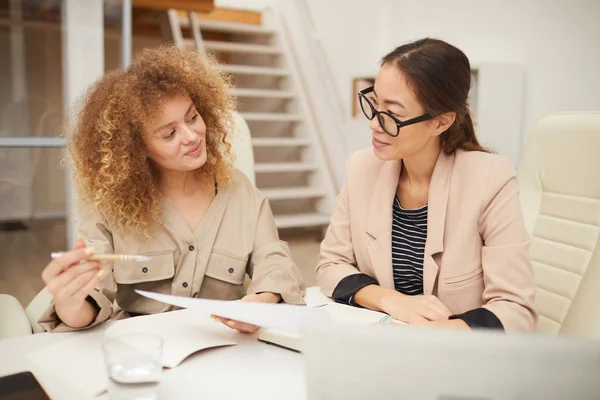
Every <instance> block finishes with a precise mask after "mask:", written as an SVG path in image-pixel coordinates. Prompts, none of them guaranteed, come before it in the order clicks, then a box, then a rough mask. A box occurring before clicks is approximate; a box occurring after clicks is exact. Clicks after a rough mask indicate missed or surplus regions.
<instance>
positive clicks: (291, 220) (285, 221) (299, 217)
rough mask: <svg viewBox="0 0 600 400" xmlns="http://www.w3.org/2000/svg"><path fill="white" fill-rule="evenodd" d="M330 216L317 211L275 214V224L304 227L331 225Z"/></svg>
mask: <svg viewBox="0 0 600 400" xmlns="http://www.w3.org/2000/svg"><path fill="white" fill-rule="evenodd" d="M329 220H330V216H329V215H324V214H316V213H306V214H289V215H279V216H277V215H276V216H275V224H276V225H277V227H278V228H280V229H284V228H303V227H309V226H325V225H329Z"/></svg>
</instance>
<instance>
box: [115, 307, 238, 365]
mask: <svg viewBox="0 0 600 400" xmlns="http://www.w3.org/2000/svg"><path fill="white" fill-rule="evenodd" d="M213 322H214V321H212V320H208V319H207V318H206V316H205V315H198V313H197V312H195V311H194V310H179V311H172V312H167V313H160V314H154V315H145V316H140V317H135V318H128V319H123V320H120V321H117V322H115V323H114V324H113V325H111V326H110V327H109V328H108V329H107V330H106V331H105V332H104V340H107V339H110V338H114V337H118V336H122V335H128V334H134V333H151V334H153V335H156V336H160V337H161V338H162V339H163V357H162V363H163V367H166V368H175V367H176V366H178V365H179V364H180V363H181V362H182V361H183V360H185V359H186V358H187V357H188V356H189V355H191V354H193V353H196V352H199V351H202V350H205V349H210V348H213V347H223V346H232V345H236V344H237V341H236V340H235V337H234V336H235V333H234V332H233V331H232V330H231V329H228V328H225V327H223V326H222V325H221V324H217V323H213Z"/></svg>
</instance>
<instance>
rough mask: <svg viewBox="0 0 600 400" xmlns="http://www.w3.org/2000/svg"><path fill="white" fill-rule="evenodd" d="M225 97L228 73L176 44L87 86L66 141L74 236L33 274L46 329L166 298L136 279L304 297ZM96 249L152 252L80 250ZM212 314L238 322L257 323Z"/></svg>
mask: <svg viewBox="0 0 600 400" xmlns="http://www.w3.org/2000/svg"><path fill="white" fill-rule="evenodd" d="M234 107H235V105H234V102H233V100H232V98H231V97H230V94H229V85H228V81H227V78H226V77H225V76H223V75H221V74H220V73H219V72H218V70H216V69H215V68H214V66H213V65H212V63H211V62H210V61H209V60H206V59H205V58H202V57H201V56H200V55H199V54H197V53H196V52H192V51H187V50H182V49H179V48H177V47H169V46H163V47H158V48H154V49H145V50H143V51H141V52H140V53H139V54H138V55H137V56H136V57H135V58H134V61H133V63H132V64H131V66H130V67H129V68H127V69H126V70H116V71H113V72H111V73H109V74H107V75H106V76H104V77H103V78H102V79H100V80H99V81H98V82H96V83H95V84H94V85H93V86H92V87H91V88H90V90H89V91H88V93H87V95H86V96H85V98H84V101H83V103H82V108H81V111H80V113H79V115H78V119H77V122H76V126H75V129H74V132H73V137H72V140H71V143H70V147H69V150H70V155H71V158H72V161H73V167H74V174H75V181H76V183H77V187H78V194H79V197H80V200H81V205H82V209H83V215H82V221H81V224H80V228H79V235H80V238H79V239H78V242H77V244H76V245H75V248H74V250H73V251H72V252H69V253H65V254H64V255H63V256H62V257H60V258H57V259H55V260H53V261H51V262H50V263H49V264H48V265H47V266H46V268H45V269H44V271H43V273H42V278H43V280H44V282H45V283H46V284H47V287H48V290H49V291H50V293H52V295H53V302H52V304H51V306H50V308H49V309H48V310H47V311H46V312H45V313H44V315H43V316H42V317H41V319H40V324H41V325H42V326H43V327H44V328H46V329H47V330H50V331H67V330H73V329H81V328H88V327H91V326H94V325H97V324H99V323H101V322H103V321H106V320H108V319H111V318H123V317H126V316H135V315H140V314H153V313H158V312H164V311H169V310H172V309H173V307H172V306H169V305H166V304H162V303H159V302H156V301H154V300H150V299H147V298H144V297H142V296H140V295H138V294H136V293H135V290H136V289H142V290H147V291H151V292H158V293H166V294H173V295H178V296H188V297H202V298H213V299H223V300H234V299H242V300H244V301H252V302H269V303H277V302H279V301H285V302H286V303H292V304H298V303H302V295H303V292H302V291H303V283H302V279H301V278H300V275H299V271H298V268H297V266H296V265H295V264H294V262H293V261H292V259H291V258H290V255H289V249H288V248H287V245H286V244H285V243H284V242H281V241H280V240H279V237H278V233H277V229H276V227H275V223H274V219H273V215H272V212H271V209H270V206H269V203H268V201H267V199H266V198H265V197H264V196H263V195H262V194H261V193H260V192H259V191H258V190H257V189H256V187H254V186H253V185H252V184H251V183H250V181H249V180H248V179H247V178H246V176H245V175H244V174H243V173H241V172H240V171H238V170H235V169H234V168H233V166H232V162H233V159H232V156H231V155H230V148H231V146H230V144H229V141H228V138H229V135H230V132H231V129H232V126H233V121H232V111H233V110H234ZM94 252H96V253H121V254H123V253H124V254H141V255H147V256H150V257H151V260H150V261H148V262H143V263H139V264H137V263H123V262H114V263H105V264H104V265H101V264H100V263H99V262H97V261H91V260H89V257H90V255H91V254H93V253H94ZM246 274H248V275H249V276H250V278H251V280H252V283H251V284H250V286H249V287H248V289H247V291H246V289H245V288H244V278H245V275H246ZM220 320H221V322H223V323H226V324H227V325H228V326H230V327H232V328H234V329H237V330H239V331H242V332H250V331H253V330H256V329H257V327H255V326H252V325H248V324H244V323H241V322H238V321H229V320H225V319H220Z"/></svg>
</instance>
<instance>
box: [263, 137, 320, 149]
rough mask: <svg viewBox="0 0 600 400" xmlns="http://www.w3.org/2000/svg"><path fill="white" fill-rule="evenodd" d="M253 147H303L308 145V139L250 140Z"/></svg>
mask: <svg viewBox="0 0 600 400" xmlns="http://www.w3.org/2000/svg"><path fill="white" fill-rule="evenodd" d="M252 145H253V146H254V147H304V146H309V145H310V140H309V139H303V138H252Z"/></svg>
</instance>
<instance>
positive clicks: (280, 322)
mask: <svg viewBox="0 0 600 400" xmlns="http://www.w3.org/2000/svg"><path fill="white" fill-rule="evenodd" d="M136 292H137V293H138V294H140V295H142V296H145V297H148V298H149V299H153V300H156V301H160V302H161V303H166V304H171V305H174V306H178V307H182V308H188V309H193V310H196V311H199V312H204V313H207V314H213V315H218V316H220V317H224V318H229V319H233V320H236V321H241V322H246V323H248V324H253V325H258V326H260V327H263V328H274V329H279V330H281V331H284V332H289V333H300V330H301V327H302V324H304V323H323V322H327V321H329V316H328V315H327V314H326V313H324V312H323V311H322V310H319V308H310V307H303V306H295V305H290V304H270V303H245V302H243V301H225V300H210V299H197V298H189V297H180V296H171V295H166V294H159V293H152V292H146V291H143V290H136Z"/></svg>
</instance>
